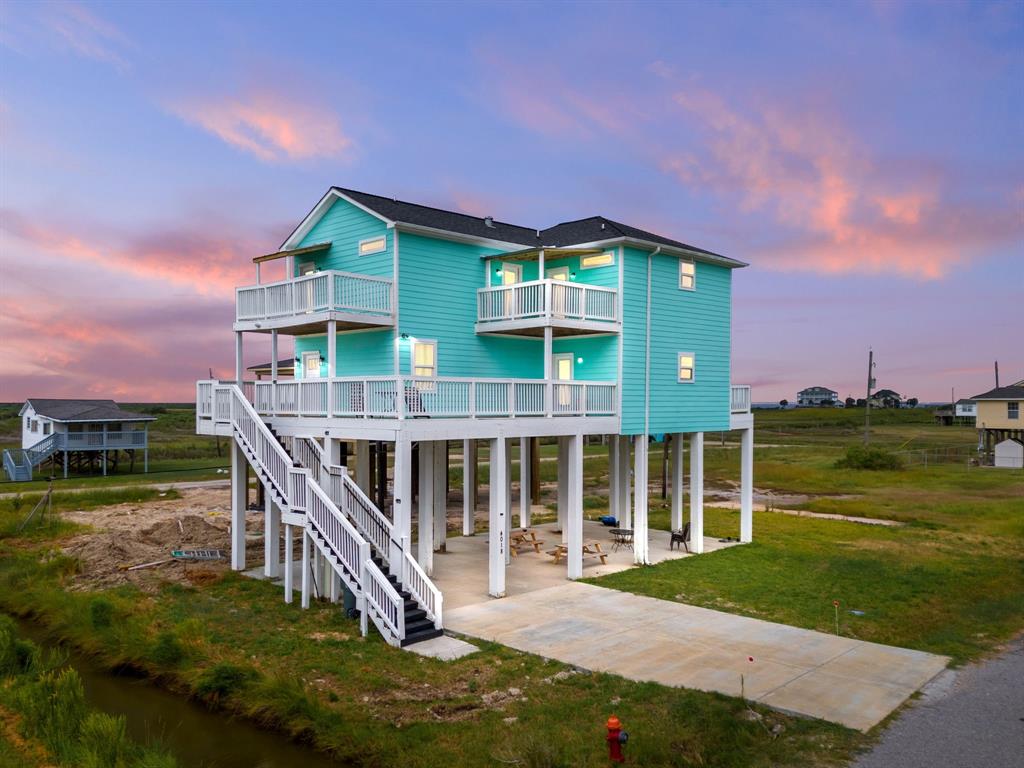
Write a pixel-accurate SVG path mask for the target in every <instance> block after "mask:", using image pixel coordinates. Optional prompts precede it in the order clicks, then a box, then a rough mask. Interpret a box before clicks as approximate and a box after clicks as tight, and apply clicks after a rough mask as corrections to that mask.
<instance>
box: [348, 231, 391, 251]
mask: <svg viewBox="0 0 1024 768" xmlns="http://www.w3.org/2000/svg"><path fill="white" fill-rule="evenodd" d="M378 240H379V241H380V248H374V249H373V250H372V251H364V250H363V246H364V245H366V244H367V243H374V242H377V241H378ZM387 249H388V237H387V235H378V236H377V237H368V238H366V239H365V240H360V241H359V247H358V248H357V249H356V255H358V256H372V255H373V254H375V253H383V252H384V251H386V250H387Z"/></svg>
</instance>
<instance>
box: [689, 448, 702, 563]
mask: <svg viewBox="0 0 1024 768" xmlns="http://www.w3.org/2000/svg"><path fill="white" fill-rule="evenodd" d="M690 551H691V552H694V553H696V554H700V553H701V552H703V551H704V433H703V432H693V433H692V434H691V435H690Z"/></svg>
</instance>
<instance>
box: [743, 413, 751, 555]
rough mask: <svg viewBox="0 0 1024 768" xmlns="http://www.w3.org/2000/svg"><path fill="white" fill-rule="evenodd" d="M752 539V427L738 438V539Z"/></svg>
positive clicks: (747, 541) (745, 540)
mask: <svg viewBox="0 0 1024 768" xmlns="http://www.w3.org/2000/svg"><path fill="white" fill-rule="evenodd" d="M753 540H754V428H753V427H747V429H744V430H743V433H742V436H741V438H740V541H742V542H745V543H750V542H751V541H753Z"/></svg>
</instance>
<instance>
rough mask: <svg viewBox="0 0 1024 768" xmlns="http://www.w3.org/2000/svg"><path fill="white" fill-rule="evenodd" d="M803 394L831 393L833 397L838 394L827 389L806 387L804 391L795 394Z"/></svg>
mask: <svg viewBox="0 0 1024 768" xmlns="http://www.w3.org/2000/svg"><path fill="white" fill-rule="evenodd" d="M804 392H831V393H832V394H833V395H838V394H839V393H838V392H836V391H835V390H834V389H829V388H828V387H807V388H806V389H801V390H800V391H799V392H797V394H798V395H802V394H803V393H804Z"/></svg>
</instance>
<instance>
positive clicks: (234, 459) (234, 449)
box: [231, 440, 247, 571]
mask: <svg viewBox="0 0 1024 768" xmlns="http://www.w3.org/2000/svg"><path fill="white" fill-rule="evenodd" d="M245 468H246V459H245V454H244V453H242V448H241V446H240V445H239V444H238V441H236V440H232V441H231V569H232V570H234V571H244V570H245V502H246V490H247V489H246V487H245V476H246V472H245Z"/></svg>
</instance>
